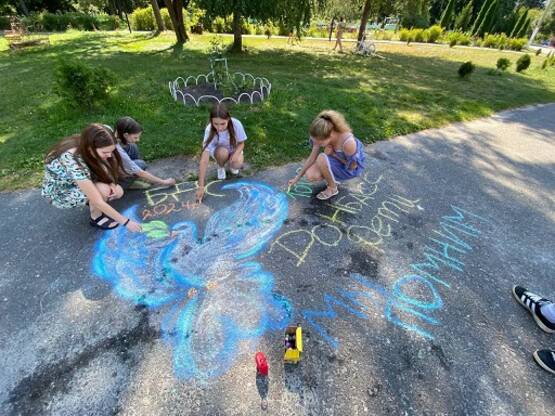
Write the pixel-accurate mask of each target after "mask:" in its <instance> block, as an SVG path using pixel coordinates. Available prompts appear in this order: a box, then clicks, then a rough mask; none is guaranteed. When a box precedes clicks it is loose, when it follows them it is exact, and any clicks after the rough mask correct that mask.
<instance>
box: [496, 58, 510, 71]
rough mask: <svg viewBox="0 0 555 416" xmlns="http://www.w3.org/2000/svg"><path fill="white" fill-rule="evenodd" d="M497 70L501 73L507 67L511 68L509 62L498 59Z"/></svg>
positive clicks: (505, 59)
mask: <svg viewBox="0 0 555 416" xmlns="http://www.w3.org/2000/svg"><path fill="white" fill-rule="evenodd" d="M496 66H497V69H499V70H501V71H506V70H507V68H508V67H510V66H511V61H510V60H509V59H507V58H499V59H498V60H497V64H496Z"/></svg>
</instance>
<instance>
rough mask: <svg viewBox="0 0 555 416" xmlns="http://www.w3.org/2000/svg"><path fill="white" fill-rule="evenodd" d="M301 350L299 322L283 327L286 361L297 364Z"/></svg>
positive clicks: (301, 332)
mask: <svg viewBox="0 0 555 416" xmlns="http://www.w3.org/2000/svg"><path fill="white" fill-rule="evenodd" d="M302 352H303V329H302V328H301V324H297V326H288V327H287V328H285V355H284V357H283V359H284V361H285V362H286V363H290V364H297V363H298V362H299V361H300V360H301V353H302Z"/></svg>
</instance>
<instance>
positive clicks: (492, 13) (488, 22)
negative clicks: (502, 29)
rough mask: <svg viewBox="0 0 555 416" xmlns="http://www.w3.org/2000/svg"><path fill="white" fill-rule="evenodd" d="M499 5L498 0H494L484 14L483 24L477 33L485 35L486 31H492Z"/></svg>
mask: <svg viewBox="0 0 555 416" xmlns="http://www.w3.org/2000/svg"><path fill="white" fill-rule="evenodd" d="M498 6H499V1H498V0H493V1H492V2H491V4H490V6H489V8H488V11H487V12H486V15H485V16H484V20H482V24H481V25H480V27H479V28H478V30H477V31H476V33H475V34H476V35H478V36H483V35H484V33H489V32H491V31H492V28H493V26H494V25H495V23H496V22H495V19H496V17H497V7H498Z"/></svg>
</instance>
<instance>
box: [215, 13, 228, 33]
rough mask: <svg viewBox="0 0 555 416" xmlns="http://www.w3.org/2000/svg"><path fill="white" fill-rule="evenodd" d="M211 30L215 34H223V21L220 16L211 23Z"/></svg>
mask: <svg viewBox="0 0 555 416" xmlns="http://www.w3.org/2000/svg"><path fill="white" fill-rule="evenodd" d="M212 29H213V31H214V32H216V33H224V32H225V19H224V18H223V17H221V16H218V17H216V18H215V19H214V21H213V22H212Z"/></svg>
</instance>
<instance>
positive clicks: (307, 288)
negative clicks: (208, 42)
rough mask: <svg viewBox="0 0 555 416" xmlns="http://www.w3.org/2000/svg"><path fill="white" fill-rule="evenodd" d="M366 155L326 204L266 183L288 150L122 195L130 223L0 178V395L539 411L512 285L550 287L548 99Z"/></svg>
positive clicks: (530, 343)
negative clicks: (287, 361) (286, 354)
mask: <svg viewBox="0 0 555 416" xmlns="http://www.w3.org/2000/svg"><path fill="white" fill-rule="evenodd" d="M253 142H254V140H253ZM307 152H308V149H307ZM367 156H368V157H367V169H366V174H365V176H364V177H363V178H361V179H360V180H357V181H355V182H353V183H350V184H348V185H345V186H342V187H341V192H340V194H339V195H338V196H337V197H336V198H334V199H333V200H331V201H330V202H327V203H323V202H320V201H317V200H316V199H315V198H314V197H313V196H312V195H313V194H315V192H316V191H317V190H318V188H317V187H312V186H311V185H310V184H307V183H300V184H298V185H297V186H296V187H295V188H294V189H292V190H291V191H290V192H289V193H288V194H286V193H284V192H285V190H284V184H285V183H286V182H287V179H289V178H290V177H292V176H293V175H294V172H295V169H297V168H298V166H299V165H298V164H290V165H287V166H284V167H280V168H276V169H271V170H267V171H265V172H260V173H258V174H256V175H255V176H254V177H251V178H244V179H237V180H233V181H226V182H224V183H222V182H217V181H215V182H212V183H210V185H209V187H208V196H207V198H206V200H205V204H203V205H202V206H200V207H199V206H196V205H194V204H192V201H193V198H194V188H195V184H194V183H183V184H180V185H178V186H177V187H175V188H171V189H168V190H153V191H148V192H147V193H143V192H138V191H135V192H130V193H129V195H127V197H126V198H125V199H124V200H123V201H120V205H119V208H121V209H128V210H129V211H128V213H129V215H135V216H136V217H137V218H138V219H142V220H143V221H144V222H145V223H148V225H147V228H148V232H147V233H146V234H143V235H139V236H137V235H130V234H128V233H127V232H126V231H125V230H118V231H115V232H112V233H104V234H103V233H102V232H100V231H96V230H93V229H92V228H90V227H89V225H88V223H87V217H86V213H85V211H84V210H83V211H80V210H71V211H67V212H66V211H60V210H56V209H55V208H53V207H51V206H49V205H48V204H47V203H46V202H45V201H43V200H42V199H41V198H40V196H39V192H38V191H37V190H30V191H24V192H17V193H7V194H6V193H4V194H0V210H1V212H2V213H3V219H2V222H1V225H0V236H1V237H0V249H1V252H2V253H3V258H4V262H3V264H4V266H3V267H2V269H0V339H1V340H2V341H1V342H0V368H2V376H1V377H0V414H7V415H11V414H13V415H16V414H17V415H18V414H22V415H27V414H28V415H37V414H41V415H47V414H54V415H75V414H87V415H89V414H94V415H107V414H122V415H189V414H190V415H258V414H271V415H293V414H295V415H303V414H306V415H365V414H372V415H374V414H376V415H401V414H411V415H412V414H414V415H426V414H427V415H435V414H470V415H484V414H488V415H491V414H499V415H507V414H530V415H533V414H535V415H545V414H552V413H554V412H555V399H554V396H553V391H554V390H555V377H553V376H552V375H550V374H548V373H547V372H545V371H543V370H541V369H540V368H539V367H537V366H536V364H535V363H534V362H533V360H532V352H533V351H534V350H535V349H537V348H546V347H552V348H553V347H555V340H554V339H553V337H550V336H548V335H547V334H544V333H543V332H542V331H541V330H540V329H539V328H538V327H537V326H536V325H535V323H534V322H533V320H532V319H531V317H530V316H529V315H528V314H527V312H526V311H525V310H524V309H523V308H522V307H520V306H519V305H518V304H517V303H516V302H515V301H514V300H513V299H512V297H511V287H512V285H513V284H517V283H520V284H524V285H526V286H528V287H530V288H531V289H534V290H535V291H537V292H538V293H541V294H543V295H545V296H548V297H551V298H553V297H555V288H554V283H553V275H554V273H555V255H554V250H553V247H554V236H555V197H554V195H555V104H551V105H544V106H537V107H529V108H525V109H520V110H515V111H508V112H503V113H500V114H497V115H495V116H493V117H490V118H485V119H481V120H477V121H473V122H469V123H461V124H455V125H451V126H448V127H446V128H443V129H437V130H428V131H423V132H420V133H417V134H413V135H409V136H404V137H399V138H396V139H394V140H390V141H385V142H380V143H377V144H375V145H372V146H369V147H368V148H367ZM152 169H153V170H154V171H157V172H161V173H163V172H166V173H172V174H173V175H179V174H183V173H184V172H185V171H190V170H194V169H195V165H194V163H193V162H192V161H187V160H183V159H172V160H167V161H160V162H158V163H156V164H155V166H153V168H152ZM296 323H300V324H301V325H302V327H303V330H304V335H305V336H304V348H305V351H304V356H303V359H302V361H301V363H300V364H299V365H298V366H284V364H283V332H284V327H285V326H286V325H288V324H293V325H295V324H296ZM256 351H263V352H264V353H265V354H266V356H267V358H268V362H269V365H270V375H269V378H268V379H264V378H257V377H256V372H255V363H254V353H255V352H256Z"/></svg>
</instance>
